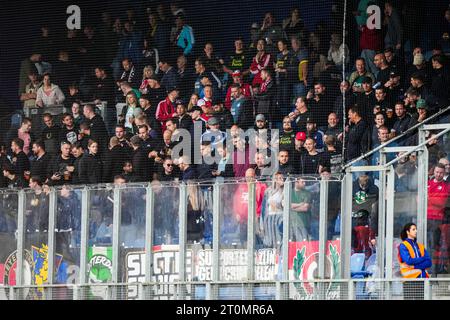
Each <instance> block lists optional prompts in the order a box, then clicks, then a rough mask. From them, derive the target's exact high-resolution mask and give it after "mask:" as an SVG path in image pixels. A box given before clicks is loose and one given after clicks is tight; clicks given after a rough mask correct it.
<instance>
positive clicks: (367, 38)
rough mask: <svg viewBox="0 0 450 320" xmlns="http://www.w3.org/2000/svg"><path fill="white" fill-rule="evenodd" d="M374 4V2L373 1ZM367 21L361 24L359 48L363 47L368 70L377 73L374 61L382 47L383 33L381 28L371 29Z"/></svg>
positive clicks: (363, 56)
mask: <svg viewBox="0 0 450 320" xmlns="http://www.w3.org/2000/svg"><path fill="white" fill-rule="evenodd" d="M372 4H374V3H373V2H372ZM364 14H365V13H364ZM373 14H374V13H373V12H370V13H369V14H368V15H369V17H370V16H371V15H373ZM366 21H367V20H366ZM366 21H365V22H364V23H363V24H361V25H360V26H359V27H360V30H361V37H360V38H359V48H360V49H361V58H363V59H364V60H365V61H366V62H367V69H368V71H370V72H371V73H373V74H375V73H376V71H377V70H376V67H375V65H374V63H373V58H374V57H375V54H376V52H379V51H380V50H381V49H382V34H381V30H379V29H377V28H373V29H370V28H369V27H367V23H366Z"/></svg>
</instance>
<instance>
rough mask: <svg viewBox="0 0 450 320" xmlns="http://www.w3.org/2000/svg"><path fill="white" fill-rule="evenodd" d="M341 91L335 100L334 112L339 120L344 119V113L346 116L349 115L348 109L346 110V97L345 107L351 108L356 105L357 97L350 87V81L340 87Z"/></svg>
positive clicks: (345, 81)
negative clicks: (355, 99)
mask: <svg viewBox="0 0 450 320" xmlns="http://www.w3.org/2000/svg"><path fill="white" fill-rule="evenodd" d="M339 89H340V94H339V95H338V96H337V97H336V99H335V100H334V112H335V113H336V116H337V117H338V119H344V112H345V114H347V112H348V107H346V108H345V111H344V110H343V109H344V107H343V106H344V97H345V105H346V106H351V105H353V104H354V98H355V96H354V95H353V92H352V90H350V89H351V86H350V82H348V80H344V81H342V82H341V83H340V86H339Z"/></svg>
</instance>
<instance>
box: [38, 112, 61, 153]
mask: <svg viewBox="0 0 450 320" xmlns="http://www.w3.org/2000/svg"><path fill="white" fill-rule="evenodd" d="M42 119H43V120H44V124H45V127H44V129H43V130H42V133H41V140H42V141H44V143H45V150H47V152H48V153H49V154H51V155H52V156H53V155H55V154H56V153H57V152H58V145H59V137H60V132H61V127H60V126H59V125H57V124H55V123H53V116H52V115H51V114H50V113H44V114H43V115H42Z"/></svg>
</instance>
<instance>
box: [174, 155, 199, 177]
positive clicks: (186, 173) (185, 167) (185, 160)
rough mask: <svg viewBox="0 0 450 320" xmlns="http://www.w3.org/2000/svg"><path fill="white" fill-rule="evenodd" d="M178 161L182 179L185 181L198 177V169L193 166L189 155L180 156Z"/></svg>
mask: <svg viewBox="0 0 450 320" xmlns="http://www.w3.org/2000/svg"><path fill="white" fill-rule="evenodd" d="M177 162H178V167H179V168H180V171H181V172H182V175H181V180H182V181H183V182H189V181H192V180H194V179H196V178H197V171H196V170H195V168H194V167H192V166H191V161H190V160H189V157H188V156H182V157H180V158H179V159H178V161H177Z"/></svg>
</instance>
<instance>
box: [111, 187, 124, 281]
mask: <svg viewBox="0 0 450 320" xmlns="http://www.w3.org/2000/svg"><path fill="white" fill-rule="evenodd" d="M121 191H122V190H121V188H120V187H119V186H115V187H114V206H113V208H114V209H113V234H112V237H113V238H112V280H111V281H112V283H118V282H120V281H119V260H120V259H119V255H120V224H121V220H122V219H121V210H122V199H121Z"/></svg>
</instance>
